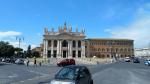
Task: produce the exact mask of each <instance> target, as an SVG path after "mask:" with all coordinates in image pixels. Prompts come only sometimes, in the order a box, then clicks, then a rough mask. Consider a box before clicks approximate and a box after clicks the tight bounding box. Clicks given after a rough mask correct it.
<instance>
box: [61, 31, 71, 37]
mask: <svg viewBox="0 0 150 84" xmlns="http://www.w3.org/2000/svg"><path fill="white" fill-rule="evenodd" d="M58 37H72V35H71V34H69V33H67V32H63V33H60V34H59V35H58Z"/></svg>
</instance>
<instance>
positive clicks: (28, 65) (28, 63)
mask: <svg viewBox="0 0 150 84" xmlns="http://www.w3.org/2000/svg"><path fill="white" fill-rule="evenodd" d="M27 66H29V59H28V58H27Z"/></svg>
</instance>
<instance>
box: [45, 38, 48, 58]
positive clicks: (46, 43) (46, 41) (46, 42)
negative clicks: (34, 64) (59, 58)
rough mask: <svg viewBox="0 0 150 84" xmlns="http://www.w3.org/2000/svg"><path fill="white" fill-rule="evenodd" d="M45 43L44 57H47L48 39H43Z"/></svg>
mask: <svg viewBox="0 0 150 84" xmlns="http://www.w3.org/2000/svg"><path fill="white" fill-rule="evenodd" d="M45 45H46V46H45V47H46V48H45V50H46V51H45V54H46V58H47V57H48V40H45Z"/></svg>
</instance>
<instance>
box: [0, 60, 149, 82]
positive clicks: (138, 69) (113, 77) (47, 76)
mask: <svg viewBox="0 0 150 84" xmlns="http://www.w3.org/2000/svg"><path fill="white" fill-rule="evenodd" d="M86 66H87V67H88V68H89V69H90V72H91V73H92V76H93V80H94V84H150V66H145V65H144V64H143V63H140V64H136V63H132V62H130V63H127V62H117V63H112V64H106V65H86ZM59 70H60V67H57V66H54V65H52V66H42V67H40V66H38V67H35V66H30V67H27V66H24V65H15V64H0V84H43V83H47V82H49V81H50V80H51V79H52V78H53V77H54V75H55V73H57V72H58V71H59Z"/></svg>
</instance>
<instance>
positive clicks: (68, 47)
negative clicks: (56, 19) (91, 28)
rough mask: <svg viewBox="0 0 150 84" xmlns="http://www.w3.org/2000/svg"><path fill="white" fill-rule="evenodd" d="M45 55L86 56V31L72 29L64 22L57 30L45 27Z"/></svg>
mask: <svg viewBox="0 0 150 84" xmlns="http://www.w3.org/2000/svg"><path fill="white" fill-rule="evenodd" d="M43 37H44V38H43V57H45V58H81V57H85V41H84V39H85V37H86V36H85V31H84V30H81V31H78V29H77V28H76V31H74V32H73V31H72V27H71V26H67V25H66V23H64V25H63V26H60V27H58V30H57V31H55V30H54V28H51V30H50V31H49V30H48V28H45V29H44V35H43Z"/></svg>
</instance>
